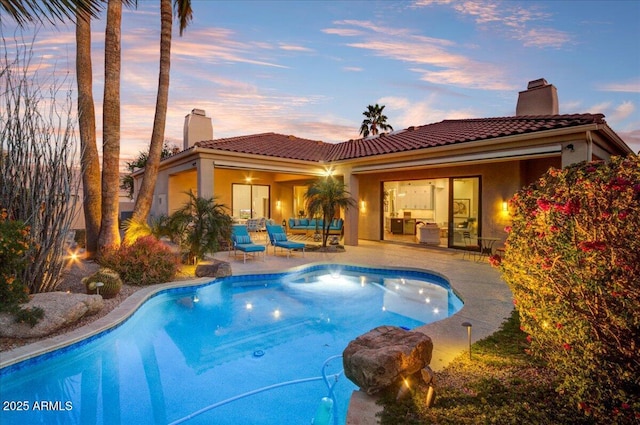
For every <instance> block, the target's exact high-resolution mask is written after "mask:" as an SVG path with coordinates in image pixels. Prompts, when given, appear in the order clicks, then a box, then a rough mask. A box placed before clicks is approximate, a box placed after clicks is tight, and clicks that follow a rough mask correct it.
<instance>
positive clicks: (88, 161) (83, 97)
mask: <svg viewBox="0 0 640 425" xmlns="http://www.w3.org/2000/svg"><path fill="white" fill-rule="evenodd" d="M76 81H77V84H78V127H79V130H80V146H81V153H80V155H81V158H80V166H81V169H82V190H83V195H84V196H83V207H84V208H83V210H84V221H85V229H86V236H85V238H86V242H85V245H86V257H87V258H93V257H94V256H95V255H96V253H97V251H98V235H99V234H100V221H101V219H102V218H101V217H102V204H101V202H102V188H101V186H100V184H101V183H100V158H99V157H98V147H97V145H96V113H95V108H94V102H93V78H92V66H91V17H89V16H82V15H81V14H80V13H79V12H78V14H77V15H76Z"/></svg>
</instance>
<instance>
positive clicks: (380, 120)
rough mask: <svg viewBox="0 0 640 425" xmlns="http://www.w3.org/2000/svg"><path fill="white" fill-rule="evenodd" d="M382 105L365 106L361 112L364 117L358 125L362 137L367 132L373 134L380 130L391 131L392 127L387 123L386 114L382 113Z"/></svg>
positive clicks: (366, 134) (365, 135)
mask: <svg viewBox="0 0 640 425" xmlns="http://www.w3.org/2000/svg"><path fill="white" fill-rule="evenodd" d="M383 110H384V105H382V106H378V104H377V103H376V105H375V106H371V105H369V106H367V110H366V111H364V112H363V113H362V115H364V116H365V117H366V118H365V119H364V120H363V121H362V125H361V126H360V134H362V137H367V136H368V135H369V134H371V135H373V136H375V135H376V134H378V133H379V131H380V130H384V131H388V130H389V131H393V127H391V126H390V125H389V124H387V116H386V115H383V114H382V111H383Z"/></svg>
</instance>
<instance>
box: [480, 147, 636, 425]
mask: <svg viewBox="0 0 640 425" xmlns="http://www.w3.org/2000/svg"><path fill="white" fill-rule="evenodd" d="M510 212H511V214H512V219H513V222H512V225H511V226H510V228H507V229H506V230H507V231H508V232H509V236H508V238H507V246H506V252H505V255H504V258H502V259H500V258H498V257H493V258H492V259H491V260H492V262H493V264H494V265H497V266H498V267H500V269H501V272H502V276H503V278H504V280H505V281H506V282H507V283H508V284H509V286H510V288H511V290H512V292H513V295H514V303H515V305H516V308H517V309H518V312H519V313H520V318H521V324H522V329H523V331H525V332H526V333H527V334H528V337H527V340H528V341H529V350H530V353H531V354H532V355H534V356H537V357H540V358H543V359H545V360H546V361H547V363H548V365H549V366H550V367H552V368H554V369H555V370H556V371H557V373H558V376H559V377H560V379H561V382H562V384H561V386H560V388H558V391H561V392H563V393H565V394H569V395H570V397H571V399H572V401H573V402H575V405H576V407H577V408H578V409H580V410H582V411H583V412H584V413H585V414H588V415H593V416H594V417H595V418H598V419H601V420H605V421H607V420H608V421H613V422H615V423H637V422H640V161H639V159H638V156H636V155H630V156H628V157H625V158H613V159H612V160H611V161H610V162H588V163H580V164H576V165H572V166H570V167H567V168H565V169H563V170H557V169H550V170H549V171H548V172H547V173H546V174H545V175H544V176H543V177H541V178H540V179H539V180H538V181H537V182H536V183H534V184H532V185H531V186H529V187H526V188H524V189H522V190H521V191H519V192H518V193H517V194H516V195H515V196H514V197H513V199H512V200H511V202H510ZM613 422H609V423H613Z"/></svg>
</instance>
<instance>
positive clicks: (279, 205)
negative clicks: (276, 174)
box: [276, 200, 282, 209]
mask: <svg viewBox="0 0 640 425" xmlns="http://www.w3.org/2000/svg"><path fill="white" fill-rule="evenodd" d="M281 206H282V204H280V201H279V200H278V201H276V208H277V209H280V207H281Z"/></svg>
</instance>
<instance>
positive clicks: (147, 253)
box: [100, 236, 180, 285]
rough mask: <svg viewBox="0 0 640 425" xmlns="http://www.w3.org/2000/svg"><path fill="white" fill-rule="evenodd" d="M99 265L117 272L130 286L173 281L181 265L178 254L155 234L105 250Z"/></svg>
mask: <svg viewBox="0 0 640 425" xmlns="http://www.w3.org/2000/svg"><path fill="white" fill-rule="evenodd" d="M100 264H101V265H103V266H104V267H107V268H110V269H112V270H115V271H116V272H118V274H119V275H120V278H121V279H122V281H123V282H124V283H126V284H129V285H152V284H155V283H163V282H171V281H172V280H173V279H174V278H175V277H176V273H177V272H178V269H179V268H180V261H179V258H178V256H177V255H176V254H174V253H173V252H171V249H169V247H167V246H166V245H164V244H163V243H162V242H160V241H159V240H158V239H156V238H155V237H154V236H145V237H142V238H138V239H137V240H136V241H135V242H133V243H132V244H130V245H125V244H123V245H122V246H120V248H118V249H114V250H105V251H104V252H103V253H102V256H101V258H100Z"/></svg>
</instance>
